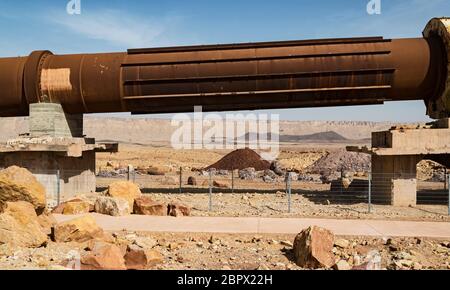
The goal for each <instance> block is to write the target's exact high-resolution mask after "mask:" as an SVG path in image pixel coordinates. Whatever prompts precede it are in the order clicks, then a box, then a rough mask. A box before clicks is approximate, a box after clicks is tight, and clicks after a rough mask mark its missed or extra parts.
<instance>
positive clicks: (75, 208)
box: [62, 200, 91, 215]
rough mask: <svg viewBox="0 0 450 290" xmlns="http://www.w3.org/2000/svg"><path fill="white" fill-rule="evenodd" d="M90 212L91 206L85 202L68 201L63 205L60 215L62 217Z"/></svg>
mask: <svg viewBox="0 0 450 290" xmlns="http://www.w3.org/2000/svg"><path fill="white" fill-rule="evenodd" d="M90 211H91V205H90V204H89V203H87V202H85V201H82V200H79V201H78V200H77V201H69V202H66V203H65V204H64V209H63V211H62V213H63V214H64V215H79V214H86V213H89V212H90Z"/></svg>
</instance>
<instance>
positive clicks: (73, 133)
mask: <svg viewBox="0 0 450 290" xmlns="http://www.w3.org/2000/svg"><path fill="white" fill-rule="evenodd" d="M29 125H30V136H31V137H43V136H47V137H65V138H68V137H69V138H70V137H73V138H81V137H83V115H69V114H66V113H64V110H63V108H62V106H61V105H60V104H52V103H38V104H31V105H30V117H29Z"/></svg>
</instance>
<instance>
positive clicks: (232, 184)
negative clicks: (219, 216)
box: [231, 169, 234, 193]
mask: <svg viewBox="0 0 450 290" xmlns="http://www.w3.org/2000/svg"><path fill="white" fill-rule="evenodd" d="M231 193H234V169H231Z"/></svg>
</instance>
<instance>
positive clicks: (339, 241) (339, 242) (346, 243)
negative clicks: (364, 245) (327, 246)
mask: <svg viewBox="0 0 450 290" xmlns="http://www.w3.org/2000/svg"><path fill="white" fill-rule="evenodd" d="M334 245H335V246H336V247H339V248H341V249H347V248H348V247H349V246H350V241H349V240H346V239H337V240H336V241H335V242H334Z"/></svg>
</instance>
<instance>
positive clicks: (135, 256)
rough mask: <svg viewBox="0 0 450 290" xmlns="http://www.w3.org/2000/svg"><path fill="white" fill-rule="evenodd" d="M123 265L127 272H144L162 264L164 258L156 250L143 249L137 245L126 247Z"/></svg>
mask: <svg viewBox="0 0 450 290" xmlns="http://www.w3.org/2000/svg"><path fill="white" fill-rule="evenodd" d="M124 259H125V265H126V267H127V269H129V270H145V269H149V268H151V267H154V266H156V265H158V264H161V263H163V262H164V257H163V255H161V253H159V252H158V251H156V250H150V249H143V248H141V247H139V246H137V245H130V246H128V249H127V253H126V254H125V257H124Z"/></svg>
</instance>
